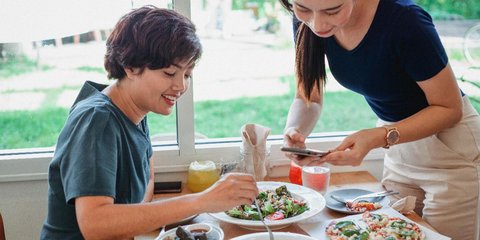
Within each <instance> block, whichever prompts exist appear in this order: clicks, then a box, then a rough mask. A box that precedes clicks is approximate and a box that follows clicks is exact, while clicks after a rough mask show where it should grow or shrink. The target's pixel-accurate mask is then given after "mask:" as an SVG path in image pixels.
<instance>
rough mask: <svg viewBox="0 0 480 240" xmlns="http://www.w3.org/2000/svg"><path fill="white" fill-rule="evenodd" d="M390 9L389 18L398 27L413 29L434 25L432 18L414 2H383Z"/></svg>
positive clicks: (384, 0)
mask: <svg viewBox="0 0 480 240" xmlns="http://www.w3.org/2000/svg"><path fill="white" fill-rule="evenodd" d="M381 1H383V2H385V4H386V5H387V6H388V7H386V8H387V9H389V10H388V11H389V13H388V14H389V17H391V18H392V19H393V23H394V24H395V25H396V26H397V27H402V26H403V27H411V26H414V25H418V24H432V17H431V16H430V14H429V13H428V12H427V11H425V10H424V9H423V8H422V7H420V6H419V5H417V4H416V3H415V2H413V1H412V0H381Z"/></svg>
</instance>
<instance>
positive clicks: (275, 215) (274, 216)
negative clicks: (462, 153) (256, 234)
mask: <svg viewBox="0 0 480 240" xmlns="http://www.w3.org/2000/svg"><path fill="white" fill-rule="evenodd" d="M265 218H266V219H267V220H270V221H275V220H281V219H284V218H285V216H284V215H283V213H282V212H274V213H272V214H270V215H268V216H266V217H265Z"/></svg>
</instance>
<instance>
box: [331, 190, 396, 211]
mask: <svg viewBox="0 0 480 240" xmlns="http://www.w3.org/2000/svg"><path fill="white" fill-rule="evenodd" d="M368 193H373V192H372V191H368V190H364V189H357V188H347V189H339V190H335V191H331V192H327V194H325V201H326V205H327V208H329V209H332V210H333V211H337V212H341V213H347V214H358V213H362V212H356V211H351V210H349V209H348V208H347V207H346V206H345V204H344V203H341V202H338V201H336V200H334V199H332V198H331V197H330V196H331V195H337V196H339V197H341V198H343V199H353V198H355V197H358V196H360V195H363V194H368ZM366 200H368V201H369V202H378V203H380V204H381V205H382V208H385V207H388V204H389V203H390V200H388V198H386V197H376V198H370V199H366Z"/></svg>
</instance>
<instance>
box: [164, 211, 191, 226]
mask: <svg viewBox="0 0 480 240" xmlns="http://www.w3.org/2000/svg"><path fill="white" fill-rule="evenodd" d="M197 216H198V214H197V215H193V216H190V217H187V218H184V219H182V220H180V221H178V222H176V223H172V224H168V225H167V226H165V229H171V228H175V227H178V226H180V225H187V224H189V223H190V222H191V221H192V220H193V219H194V218H195V217H197Z"/></svg>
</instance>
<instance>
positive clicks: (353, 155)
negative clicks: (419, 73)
mask: <svg viewBox="0 0 480 240" xmlns="http://www.w3.org/2000/svg"><path fill="white" fill-rule="evenodd" d="M418 85H419V86H420V88H421V89H422V90H423V91H424V93H425V95H426V97H427V100H428V103H429V106H428V107H426V108H424V109H423V110H421V111H419V112H418V113H416V114H414V115H412V116H410V117H408V118H406V119H404V120H402V121H399V122H398V123H395V124H394V125H392V127H396V128H397V129H398V131H399V132H400V141H399V142H398V143H405V142H411V141H415V140H418V139H422V138H425V137H428V136H431V135H433V134H435V133H437V132H439V131H441V130H443V129H445V128H448V127H451V126H453V125H454V124H456V123H457V122H458V121H460V119H461V117H462V107H463V105H462V99H461V94H460V89H459V87H458V85H457V81H456V79H455V76H454V74H453V71H452V69H451V67H450V65H448V64H447V66H446V67H445V68H444V69H442V70H441V71H440V72H439V73H438V74H437V75H435V76H434V77H432V78H430V79H428V80H425V81H421V82H418ZM385 137H386V131H385V129H384V128H383V127H378V128H371V129H364V130H361V131H358V132H356V133H354V134H352V135H350V136H348V137H347V138H345V140H344V141H343V142H342V143H341V144H340V145H339V146H338V147H337V148H336V149H335V151H336V152H333V153H330V154H328V155H327V156H325V157H324V158H323V159H322V160H324V161H327V162H330V163H332V164H335V165H352V166H358V165H360V164H361V162H362V160H363V158H364V157H365V156H366V155H367V153H368V152H369V151H370V150H372V149H374V148H379V147H383V146H385V144H386V139H385ZM345 150H349V151H345Z"/></svg>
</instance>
